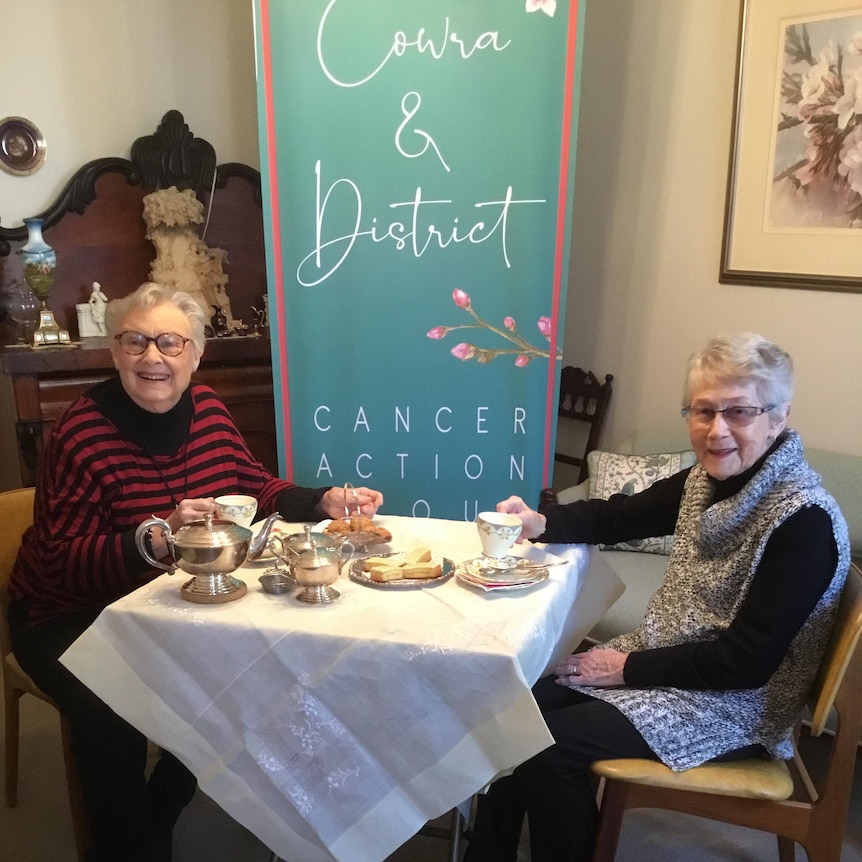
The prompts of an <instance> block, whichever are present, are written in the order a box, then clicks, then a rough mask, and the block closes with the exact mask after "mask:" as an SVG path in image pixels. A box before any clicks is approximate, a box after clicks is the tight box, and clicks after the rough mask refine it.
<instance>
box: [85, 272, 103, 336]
mask: <svg viewBox="0 0 862 862" xmlns="http://www.w3.org/2000/svg"><path fill="white" fill-rule="evenodd" d="M88 302H89V305H90V316H91V318H92V321H93V326H94V327H95V328H96V330H97V331H98V334H99V335H105V333H106V332H107V330H106V329H105V308H106V307H107V305H108V297H107V296H105V294H104V293H102V285H101V284H99V282H98V281H94V282H93V290H92V292H91V293H90V299H89V300H88Z"/></svg>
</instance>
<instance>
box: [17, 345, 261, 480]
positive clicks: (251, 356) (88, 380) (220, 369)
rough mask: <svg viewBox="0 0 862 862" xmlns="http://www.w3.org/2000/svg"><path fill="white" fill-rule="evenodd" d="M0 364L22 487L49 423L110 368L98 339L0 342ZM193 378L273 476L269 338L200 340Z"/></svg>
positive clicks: (32, 471) (33, 467) (31, 473)
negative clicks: (11, 405) (215, 398)
mask: <svg viewBox="0 0 862 862" xmlns="http://www.w3.org/2000/svg"><path fill="white" fill-rule="evenodd" d="M0 365H2V369H3V373H4V374H7V375H9V377H11V378H12V387H13V392H14V397H15V411H16V416H15V426H16V437H17V442H18V458H19V462H20V465H21V480H22V484H23V485H33V484H35V479H36V470H37V467H38V464H39V459H40V457H41V453H42V447H43V445H44V443H45V441H46V440H47V438H48V434H49V433H50V430H51V426H52V425H53V423H54V421H55V420H56V419H57V418H58V417H59V416H60V415H61V414H62V413H63V411H64V410H65V409H66V407H68V406H69V404H71V403H72V401H74V399H75V398H77V397H78V396H79V395H80V394H81V393H83V392H85V391H86V390H87V389H89V388H90V387H91V386H93V385H94V384H95V383H98V382H99V381H101V380H104V379H105V378H107V377H110V376H111V375H113V374H115V373H116V372H115V370H114V364H113V361H112V360H111V353H110V350H109V349H108V346H107V339H102V338H91V339H86V340H84V341H82V342H80V343H79V344H76V345H75V346H74V347H45V348H31V347H14V346H6V347H2V348H0ZM194 379H195V380H197V381H200V382H201V383H206V384H207V385H208V386H211V387H212V388H213V389H215V391H216V392H218V394H219V395H220V396H221V398H222V400H223V401H224V402H225V404H227V406H228V409H229V410H230V411H231V414H232V415H233V418H234V421H235V422H236V424H237V427H238V428H239V430H240V432H241V433H242V435H243V437H244V438H245V440H246V443H247V444H248V446H249V448H250V449H251V451H252V452H253V453H254V455H255V457H257V458H258V460H260V461H261V463H263V464H264V465H265V466H266V467H268V468H269V469H270V470H271V471H272V472H273V473H274V474H275V473H277V472H278V448H277V441H276V434H275V414H274V408H273V393H272V360H271V353H270V343H269V339H268V338H263V337H254V336H246V337H239V336H236V337H232V338H211V339H208V340H207V344H206V350H205V351H204V356H203V359H202V360H201V364H200V367H199V368H198V370H197V371H196V372H195V374H194Z"/></svg>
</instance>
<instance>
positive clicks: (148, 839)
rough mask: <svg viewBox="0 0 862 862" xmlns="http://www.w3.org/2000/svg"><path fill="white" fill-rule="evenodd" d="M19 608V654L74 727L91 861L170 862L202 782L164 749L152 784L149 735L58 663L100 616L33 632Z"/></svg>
mask: <svg viewBox="0 0 862 862" xmlns="http://www.w3.org/2000/svg"><path fill="white" fill-rule="evenodd" d="M15 610H16V609H15V608H14V606H13V613H12V614H11V615H10V617H11V618H10V623H11V626H12V646H13V650H14V652H15V656H16V658H17V659H18V661H19V663H20V664H21V667H22V668H24V670H25V671H26V672H27V673H28V674H29V675H30V676H31V677H32V679H33V681H34V682H35V683H36V684H37V685H38V686H39V688H41V689H42V690H43V691H44V692H45V693H46V694H48V695H50V696H51V697H52V698H53V699H54V700H55V701H56V703H57V705H58V706H59V707H60V711H61V712H62V714H63V715H64V716H65V717H66V719H67V720H68V721H69V726H70V730H71V744H72V753H73V755H74V757H75V762H76V764H77V768H78V775H79V778H80V781H81V791H82V794H83V798H84V806H85V808H86V811H87V816H88V819H89V822H90V844H89V848H88V851H87V862H169V860H170V858H171V833H172V831H173V827H174V824H175V823H176V821H177V819H178V818H179V816H180V812H181V811H182V809H183V807H184V806H185V805H187V804H188V802H189V801H190V800H191V798H192V796H193V795H194V792H195V787H196V780H195V777H194V776H193V775H192V774H191V772H189V771H188V769H186V767H185V766H183V765H182V764H181V763H180V762H179V761H178V760H177V759H176V758H175V757H174V756H173V755H172V754H170V753H168V752H165V751H163V752H162V753H161V756H160V757H159V759H158V762H157V763H156V765H155V768H154V769H153V771H152V773H151V775H150V777H149V780H147V777H146V765H147V740H146V737H144V736H143V735H142V734H141V733H139V732H138V731H137V730H135V728H133V727H132V726H131V725H130V724H129V723H128V722H126V721H124V720H123V719H122V718H120V717H119V716H118V715H117V714H116V713H115V712H114V711H113V710H112V709H110V707H108V706H107V705H106V704H105V703H103V702H102V701H101V700H100V699H99V698H98V697H96V695H95V694H93V692H91V691H90V689H88V688H87V687H86V686H85V685H84V684H83V683H82V682H80V681H79V680H78V679H77V677H75V676H74V675H73V674H72V673H70V672H69V671H68V670H66V668H65V667H64V666H63V665H62V664H60V662H59V661H58V659H59V657H60V656H61V655H62V654H63V653H64V652H65V650H66V648H67V647H68V646H70V645H71V644H72V642H73V641H74V640H75V639H76V638H77V637H78V636H79V635H80V634H81V633H82V632H83V631H84V630H85V629H86V628H87V627H88V626H89V625H90V624H91V623H92V622H93V619H94V616H92V615H88V614H85V615H74V616H66V617H62V618H60V619H56V620H49V621H48V622H44V623H39V624H38V625H34V626H27V625H26V624H24V623H23V621H21V620H20V619H16V613H15ZM18 616H19V617H20V614H19V615H18Z"/></svg>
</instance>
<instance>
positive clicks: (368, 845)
mask: <svg viewBox="0 0 862 862" xmlns="http://www.w3.org/2000/svg"><path fill="white" fill-rule="evenodd" d="M376 521H377V522H378V523H380V524H382V525H383V526H386V527H387V528H388V529H390V530H391V532H392V534H393V537H394V538H393V542H392V545H391V547H392V548H393V549H396V550H397V549H407V548H410V547H413V546H416V545H423V546H427V547H429V548H432V549H433V550H434V552H435V553H436V554H440V555H443V556H445V557H447V558H449V559H451V560H453V561H454V562H455V563H459V562H462V561H464V560H466V559H469V558H472V557H475V556H477V555H478V553H479V551H480V548H479V542H478V537H477V534H476V528H475V525H474V524H470V523H462V522H456V521H442V520H434V519H412V518H400V517H394V516H378V518H377V519H376ZM291 526H293V527H295V528H296V531H299V530H300V527H299V525H291ZM546 550H547V551H548V552H550V553H553V554H556V555H557V556H563V557H565V558H566V559H568V560H570V561H571V562H570V564H569V565H560V566H555V567H553V568H551V569H550V577H549V578H548V580H547V581H545V582H544V583H542V584H540V585H537V586H534V587H532V588H531V589H528V590H519V591H511V592H508V591H507V592H494V593H488V592H483V591H481V590H479V589H476V588H474V587H470V586H467V585H465V584H463V583H461V582H459V581H458V580H457V579H456V578H452V579H451V580H449V581H447V582H446V583H442V584H439V585H437V586H434V587H428V588H425V589H417V590H409V591H408V590H394V589H393V590H385V589H378V588H373V587H369V586H366V585H364V584H357V583H354V582H353V581H351V580H350V579H349V578H348V576H347V574H346V573H345V574H343V575H342V576H341V578H340V579H339V580H338V582H337V584H336V587H337V589H338V590H339V592H340V593H341V597H340V598H339V599H338V600H337V601H335V602H333V603H331V604H327V605H307V604H303V603H301V602H299V601H297V600H296V599H295V598H294V597H293V596H292V595H280V596H276V595H268V594H266V593H264V592H263V591H262V589H261V588H260V585H259V583H258V581H257V578H258V576H259V575H260V574H261V573H262V572H263V570H264V568H265V566H261V565H260V564H259V563H258V564H249V565H248V566H246V567H244V568H243V569H241V570H239V571H238V572H237V573H236V574H237V576H238V577H240V578H241V579H242V580H244V581H245V582H246V583H247V584H248V593H247V594H246V595H245V596H243V597H242V598H241V599H239V600H237V601H233V602H227V603H224V604H211V605H209V604H194V603H190V602H188V601H186V600H185V599H183V598H182V597H181V595H180V590H179V588H180V586H181V585H182V583H183V582H184V581H185V580H187V578H188V576H187V575H184V574H183V573H182V572H178V573H177V574H176V575H174V576H170V575H167V574H165V575H163V576H161V577H159V578H157V579H156V580H154V581H153V582H151V583H150V584H148V585H146V586H144V587H142V588H140V589H138V590H137V591H135V592H134V593H132V594H131V595H129V596H126V597H125V598H123V599H121V600H120V601H118V602H116V603H114V604H113V605H111V606H110V607H108V608H106V609H105V610H104V611H103V612H102V614H101V615H100V616H99V618H98V620H97V621H96V622H95V623H94V624H93V626H91V627H90V629H88V630H87V631H86V632H85V633H84V634H83V635H82V636H81V637H80V638H79V639H78V640H77V641H76V642H75V643H74V644H73V645H72V646H71V647H70V648H69V650H68V651H67V652H66V653H65V654H64V656H63V657H62V661H63V663H64V664H65V665H66V666H67V667H68V668H69V669H70V670H71V671H72V672H73V673H75V674H76V675H77V676H78V677H79V678H80V679H81V680H83V682H84V683H86V685H87V686H89V687H90V688H91V689H92V690H93V691H94V692H96V694H98V695H99V696H100V697H101V698H102V699H103V700H105V701H106V702H107V703H108V704H109V705H110V706H111V707H112V708H113V709H114V710H115V711H116V712H118V713H119V714H120V715H122V716H123V717H124V718H125V719H127V720H128V721H129V722H130V723H131V724H133V725H134V726H135V727H137V728H139V729H140V730H141V731H142V732H143V733H145V734H146V735H147V736H148V737H149V738H150V739H152V740H153V741H154V742H157V743H158V744H159V745H162V746H163V747H165V748H167V749H169V750H170V751H172V752H174V753H175V754H176V755H177V756H178V757H179V758H180V759H181V760H182V761H183V762H184V763H185V764H186V765H187V766H188V767H189V768H190V769H191V770H192V771H193V772H194V774H195V775H196V776H197V778H198V781H199V784H200V787H201V789H202V790H204V792H206V793H207V794H208V795H209V796H211V797H212V798H213V799H214V800H215V801H216V802H218V803H219V805H221V806H222V808H224V809H225V811H227V812H228V813H229V814H230V815H231V816H232V817H234V818H235V819H236V820H237V821H239V822H240V823H242V824H243V825H244V826H245V827H246V828H248V829H249V830H251V831H252V832H253V833H254V834H255V835H257V836H258V837H259V838H260V839H261V840H262V841H263V842H264V843H265V844H266V845H267V846H268V847H270V848H271V849H272V850H274V851H275V852H276V853H277V854H278V855H279V856H280V857H282V858H283V859H286V860H290V862H295V860H302V862H318V860H320V862H330V860H332V859H336V860H339V862H380V860H382V859H385V858H386V857H387V856H388V855H390V854H391V853H392V852H393V851H394V850H395V849H396V848H397V847H399V846H400V845H401V844H402V843H404V841H406V840H407V839H408V838H409V837H410V836H411V835H413V834H414V833H415V832H417V831H418V830H419V829H420V828H421V827H422V826H423V824H424V823H425V822H426V821H428V820H429V819H432V818H434V817H437V816H439V815H440V814H442V813H444V812H445V811H447V810H449V809H451V808H453V807H454V806H455V805H457V804H458V803H460V802H461V801H462V800H464V799H467V798H469V797H470V796H471V795H472V794H473V793H474V792H476V791H477V790H478V789H480V788H481V787H483V786H484V785H485V784H487V783H488V782H489V781H490V780H491V779H492V778H493V777H494V776H495V775H496V774H498V773H499V772H501V771H504V770H507V769H511V768H512V767H514V766H516V765H517V764H518V763H520V762H522V761H523V760H525V759H526V758H528V757H531V756H532V755H533V754H535V753H537V752H538V751H541V750H542V749H543V748H545V747H547V746H548V745H549V744H550V743H551V741H552V740H551V737H550V734H549V733H548V731H547V728H546V727H545V724H544V721H543V720H542V717H541V715H540V714H539V712H538V709H537V708H536V705H535V701H534V700H533V697H532V695H531V693H530V686H531V685H532V683H533V682H535V681H536V679H538V678H539V677H540V676H541V675H542V673H543V672H544V671H545V669H546V668H547V667H549V666H550V665H551V664H552V663H553V662H554V661H555V660H556V658H558V657H559V656H561V655H563V654H565V653H566V652H567V651H570V650H571V649H572V648H573V647H574V646H576V645H577V643H578V642H579V641H580V639H581V638H582V637H583V636H584V635H585V634H586V632H587V631H589V629H590V628H591V627H592V625H593V624H594V623H595V622H596V621H597V620H598V619H599V618H600V617H601V616H602V614H603V613H604V611H605V610H606V609H607V607H609V606H610V604H611V603H612V602H613V601H614V600H615V599H616V597H617V596H618V595H619V594H620V592H621V591H622V587H621V584H620V582H619V580H618V579H617V578H616V577H615V576H614V575H613V573H612V572H611V571H610V569H607V571H602V570H601V567H600V566H599V567H596V566H592V567H591V568H590V573H591V574H590V578H589V581H590V582H589V583H588V582H587V579H586V578H585V572H586V570H587V562H588V560H589V554H590V551H589V549H587V548H586V547H585V546H580V545H572V546H551V547H549V548H547V549H546ZM529 553H530V554H535V553H539V551H537V549H530V551H529ZM345 572H346V570H345Z"/></svg>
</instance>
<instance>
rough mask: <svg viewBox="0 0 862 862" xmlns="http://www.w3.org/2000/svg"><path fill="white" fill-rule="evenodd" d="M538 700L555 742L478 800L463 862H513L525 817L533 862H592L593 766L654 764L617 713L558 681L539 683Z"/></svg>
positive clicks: (547, 679) (649, 751)
mask: <svg viewBox="0 0 862 862" xmlns="http://www.w3.org/2000/svg"><path fill="white" fill-rule="evenodd" d="M533 694H534V696H535V698H536V702H537V703H538V705H539V708H540V709H541V710H542V714H543V716H544V718H545V722H546V723H547V725H548V730H550V731H551V735H552V736H553V737H554V740H555V742H554V744H553V745H552V746H551V747H550V748H546V749H545V750H544V751H541V752H539V754H537V755H536V756H535V757H531V758H530V759H529V760H527V761H526V762H524V763H522V764H521V765H520V766H519V767H517V769H515V771H514V773H513V774H512V775H507V776H506V777H505V778H501V779H499V780H498V781H495V782H494V784H492V785H491V788H490V790H489V791H488V793H487V794H485V795H480V796H479V798H478V802H477V806H478V807H477V810H476V820H475V823H474V827H473V835H472V838H471V839H470V846H469V847H468V848H467V853H466V855H465V856H464V862H515V859H516V857H517V852H518V842H519V840H520V836H521V829H522V827H523V824H524V814H526V815H527V817H528V819H529V823H530V856H531V859H532V862H589V860H590V857H591V856H592V852H593V843H594V840H595V832H596V821H597V818H598V810H597V807H596V796H595V789H594V785H593V782H592V780H591V778H590V763H592V762H593V761H594V760H601V759H602V758H605V757H646V758H650V759H652V760H655V759H656V756H655V754H654V753H653V751H652V749H650V747H649V746H648V745H647V744H646V742H644V739H643V737H642V736H641V735H640V734H639V733H638V732H637V731H636V730H635V729H634V727H633V726H632V724H631V722H629V720H628V719H627V718H626V717H625V716H624V715H623V714H622V713H621V712H619V711H618V710H617V709H616V707H613V706H611V705H610V704H607V703H604V701H601V700H596V699H595V698H592V697H588V696H587V695H585V694H581V693H580V692H576V691H572V690H571V689H569V688H565V687H563V686H559V685H557V684H556V683H555V682H554V677H545V678H544V679H540V680H539V681H538V682H537V683H536V685H535V686H533Z"/></svg>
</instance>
